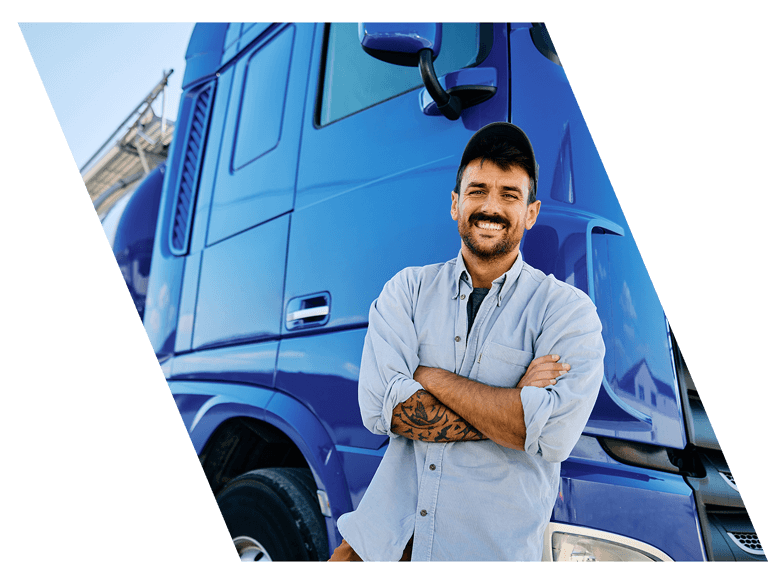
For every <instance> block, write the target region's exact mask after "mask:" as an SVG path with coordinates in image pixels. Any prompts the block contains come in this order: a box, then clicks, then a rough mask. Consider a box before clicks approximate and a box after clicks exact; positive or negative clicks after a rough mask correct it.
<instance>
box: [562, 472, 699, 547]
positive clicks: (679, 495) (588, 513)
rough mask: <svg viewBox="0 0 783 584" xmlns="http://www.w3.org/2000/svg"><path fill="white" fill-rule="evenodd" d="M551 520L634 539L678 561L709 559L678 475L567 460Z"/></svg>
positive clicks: (693, 509)
mask: <svg viewBox="0 0 783 584" xmlns="http://www.w3.org/2000/svg"><path fill="white" fill-rule="evenodd" d="M552 521H557V522H562V523H569V524H572V525H580V526H585V527H590V528H592V529H600V530H604V531H608V532H611V533H616V534H619V535H624V536H627V537H631V538H633V539H636V540H639V541H643V542H645V543H648V544H650V545H652V546H655V547H656V548H658V549H660V550H662V551H664V552H666V554H667V555H669V556H670V557H671V558H672V559H674V560H677V561H686V560H692V561H693V560H696V561H699V560H703V559H705V558H704V553H703V546H702V542H701V538H700V532H699V521H698V515H697V512H696V505H695V503H694V500H693V491H692V490H691V488H690V487H689V486H688V485H687V484H686V483H685V481H684V480H683V478H682V477H681V476H679V475H675V474H668V473H664V472H658V471H653V470H646V469H641V468H635V467H630V466H627V465H624V464H619V463H614V464H613V463H604V462H595V461H586V460H580V459H578V458H575V457H572V458H569V459H568V460H567V461H565V462H563V463H562V466H561V470H560V491H559V493H558V497H557V501H556V502H555V507H554V510H553V512H552Z"/></svg>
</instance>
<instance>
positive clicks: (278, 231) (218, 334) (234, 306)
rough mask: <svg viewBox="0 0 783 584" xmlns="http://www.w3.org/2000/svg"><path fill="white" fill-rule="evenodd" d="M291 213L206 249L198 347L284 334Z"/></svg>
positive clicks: (195, 339)
mask: <svg viewBox="0 0 783 584" xmlns="http://www.w3.org/2000/svg"><path fill="white" fill-rule="evenodd" d="M287 234H288V216H285V217H280V218H278V219H275V220H274V221H269V222H268V223H265V224H263V225H260V226H258V227H256V228H254V229H251V230H250V231H245V232H244V233H240V234H239V235H237V236H234V237H232V238H230V239H227V240H225V241H222V242H220V243H219V244H217V245H214V246H212V247H209V248H207V249H205V250H204V252H203V254H204V255H203V260H202V264H201V279H200V283H199V289H198V302H197V306H196V321H195V325H194V328H193V348H194V349H198V348H203V347H205V346H207V345H215V344H225V343H233V342H238V341H247V340H254V339H255V340H258V339H263V338H270V337H274V336H276V335H278V334H279V332H280V313H281V311H282V307H283V304H282V293H283V275H284V268H285V252H286V238H287Z"/></svg>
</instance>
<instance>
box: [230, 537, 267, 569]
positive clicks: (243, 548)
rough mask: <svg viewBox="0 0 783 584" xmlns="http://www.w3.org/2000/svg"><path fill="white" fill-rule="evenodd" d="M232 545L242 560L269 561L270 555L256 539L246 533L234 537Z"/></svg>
mask: <svg viewBox="0 0 783 584" xmlns="http://www.w3.org/2000/svg"><path fill="white" fill-rule="evenodd" d="M234 547H235V548H236V550H237V553H238V554H239V559H240V560H242V561H243V562H271V561H272V557H271V556H270V555H269V552H268V551H266V549H265V548H264V546H262V545H261V544H260V543H258V541H257V540H255V539H253V538H252V537H248V536H246V535H240V536H239V537H235V538H234Z"/></svg>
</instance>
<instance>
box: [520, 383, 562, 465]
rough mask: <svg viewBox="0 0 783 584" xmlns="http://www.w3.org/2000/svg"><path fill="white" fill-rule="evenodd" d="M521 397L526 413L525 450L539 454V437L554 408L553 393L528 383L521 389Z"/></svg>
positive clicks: (532, 453)
mask: <svg viewBox="0 0 783 584" xmlns="http://www.w3.org/2000/svg"><path fill="white" fill-rule="evenodd" d="M519 397H520V399H521V400H522V410H523V412H524V414H525V452H527V453H528V454H531V455H535V454H539V453H540V452H541V447H540V445H539V438H540V437H541V432H542V431H543V430H544V425H545V424H546V422H547V420H549V416H551V415H552V410H553V409H554V401H553V399H552V394H551V393H549V390H547V389H545V388H543V387H534V386H532V385H526V386H524V387H523V388H522V389H521V390H520V392H519Z"/></svg>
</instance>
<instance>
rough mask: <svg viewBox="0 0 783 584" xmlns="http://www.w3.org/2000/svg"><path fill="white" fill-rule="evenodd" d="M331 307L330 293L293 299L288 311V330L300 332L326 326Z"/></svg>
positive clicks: (286, 321)
mask: <svg viewBox="0 0 783 584" xmlns="http://www.w3.org/2000/svg"><path fill="white" fill-rule="evenodd" d="M331 305H332V297H331V295H330V294H329V292H318V293H317V294H309V295H307V296H297V297H296V298H292V299H291V300H289V301H288V306H287V309H286V317H285V327H286V329H288V330H298V329H303V328H309V327H313V326H323V325H325V324H326V323H327V322H329V312H330V310H331Z"/></svg>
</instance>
